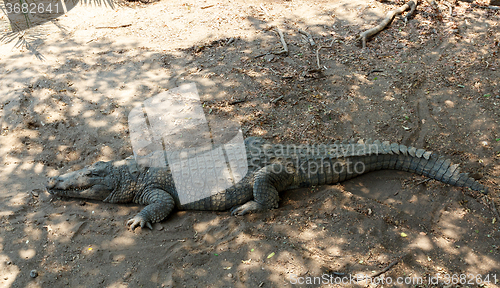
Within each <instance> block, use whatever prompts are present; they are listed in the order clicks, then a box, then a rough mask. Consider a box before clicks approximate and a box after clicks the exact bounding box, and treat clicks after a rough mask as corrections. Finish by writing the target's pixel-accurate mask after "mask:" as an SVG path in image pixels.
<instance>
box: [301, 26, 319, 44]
mask: <svg viewBox="0 0 500 288" xmlns="http://www.w3.org/2000/svg"><path fill="white" fill-rule="evenodd" d="M299 33H300V34H302V35H304V36H306V37H307V41H309V44H311V46H314V45H316V43H314V39H313V37H312V36H311V34H309V33H308V32H306V31H304V30H302V29H299Z"/></svg>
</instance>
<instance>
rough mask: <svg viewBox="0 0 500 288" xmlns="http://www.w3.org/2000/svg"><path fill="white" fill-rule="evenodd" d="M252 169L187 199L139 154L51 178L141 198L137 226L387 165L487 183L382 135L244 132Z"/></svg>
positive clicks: (54, 188) (60, 185)
mask: <svg viewBox="0 0 500 288" xmlns="http://www.w3.org/2000/svg"><path fill="white" fill-rule="evenodd" d="M245 144H246V149H247V160H248V173H247V174H246V175H245V177H244V178H243V179H242V180H241V181H240V182H238V183H236V184H235V185H234V186H232V187H231V188H228V189H226V190H223V191H220V192H219V193H217V194H215V195H213V196H211V197H207V198H204V199H201V200H198V201H196V202H192V203H188V204H184V205H181V203H180V201H179V196H178V195H177V190H176V189H175V186H174V180H173V177H172V174H171V173H170V170H169V168H166V169H165V168H151V167H150V168H140V167H138V165H137V164H136V162H135V160H133V159H132V158H127V159H125V160H122V161H112V162H97V163H94V164H93V165H91V166H89V167H86V168H84V169H81V170H78V171H74V172H70V173H66V174H64V175H61V176H57V177H53V178H51V179H49V183H48V185H47V189H48V191H49V193H51V194H54V195H58V196H67V197H78V198H87V199H96V200H102V201H104V202H109V203H127V202H134V203H138V204H141V205H146V207H145V208H144V209H143V210H142V211H141V212H140V213H139V214H137V215H136V216H135V217H133V218H132V219H130V220H129V221H128V222H127V224H128V225H130V227H131V229H134V228H135V227H138V226H141V227H144V226H147V227H149V228H151V223H155V222H159V221H161V220H163V219H165V218H166V217H167V216H168V215H169V214H170V212H171V211H172V210H173V209H174V208H177V209H179V210H214V211H215V210H218V211H222V210H229V209H231V213H232V214H233V215H244V214H247V213H251V212H256V211H260V210H265V209H273V208H277V207H278V200H279V196H278V194H279V192H281V191H284V190H287V189H292V188H295V187H311V186H316V185H325V184H334V183H337V182H341V181H344V180H347V179H351V178H353V177H355V176H358V175H361V174H364V173H367V172H370V171H375V170H381V169H393V170H401V171H409V172H413V173H416V174H420V175H424V176H427V177H429V178H432V179H435V180H438V181H441V182H443V183H447V184H451V185H454V186H458V187H468V188H470V189H472V190H476V191H481V192H483V193H487V188H485V187H484V186H483V185H482V184H480V183H478V182H477V181H475V180H474V179H472V178H471V177H469V176H468V174H467V173H460V169H459V168H458V165H451V161H450V160H447V159H445V158H443V157H439V156H437V155H436V154H434V153H431V152H428V151H425V150H422V149H416V148H413V147H406V146H404V145H399V144H390V143H389V142H380V141H373V142H372V141H369V140H368V141H366V142H363V141H361V140H360V141H354V140H351V141H350V142H343V143H339V142H336V143H335V144H331V145H322V146H321V145H320V146H312V147H311V146H309V147H304V146H291V145H279V144H269V143H265V142H264V140H262V139H260V138H254V137H250V138H248V139H246V140H245Z"/></svg>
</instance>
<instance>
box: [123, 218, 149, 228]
mask: <svg viewBox="0 0 500 288" xmlns="http://www.w3.org/2000/svg"><path fill="white" fill-rule="evenodd" d="M127 225H129V226H130V229H132V230H134V229H135V227H139V225H140V226H141V228H144V226H147V227H148V228H149V229H151V230H153V226H152V225H151V223H150V222H149V221H147V220H146V219H144V217H143V216H141V215H136V216H135V217H134V218H131V219H130V220H128V221H127Z"/></svg>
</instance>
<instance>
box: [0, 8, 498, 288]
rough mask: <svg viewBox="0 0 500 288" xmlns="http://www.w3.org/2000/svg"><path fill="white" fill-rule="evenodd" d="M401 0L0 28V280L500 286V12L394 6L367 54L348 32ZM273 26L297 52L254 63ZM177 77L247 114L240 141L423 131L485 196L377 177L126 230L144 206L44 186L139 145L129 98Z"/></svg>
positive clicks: (429, 145) (126, 14)
mask: <svg viewBox="0 0 500 288" xmlns="http://www.w3.org/2000/svg"><path fill="white" fill-rule="evenodd" d="M402 4H403V3H402V2H397V1H396V2H384V3H380V2H376V1H373V0H368V1H361V0H339V1H322V0H320V1H315V2H312V1H303V0H292V1H279V0H275V1H269V2H267V1H258V0H257V1H242V0H236V1H219V2H217V1H213V0H207V1H196V0H191V1H189V0H188V1H184V0H174V1H160V2H155V3H149V4H142V3H128V4H126V5H121V6H115V7H113V8H110V7H107V8H106V7H96V6H81V5H79V6H77V7H75V8H74V9H72V10H70V11H69V12H68V13H67V14H65V15H64V16H62V17H59V18H57V19H56V20H53V21H50V22H47V23H45V24H44V25H42V26H38V27H35V28H32V29H31V30H29V31H27V32H26V33H25V34H24V38H23V39H24V40H26V41H27V42H26V43H28V44H29V45H28V46H26V45H24V46H20V47H17V48H15V47H14V45H15V42H17V39H18V38H16V41H10V42H9V41H4V42H8V43H3V44H2V46H0V50H1V51H0V77H1V78H0V79H1V80H0V91H1V93H0V123H1V131H0V133H1V136H0V163H2V165H1V166H0V175H1V178H0V219H1V224H0V275H1V276H0V286H2V287H61V286H68V287H290V286H293V283H296V282H299V281H302V280H303V281H314V280H315V281H316V284H304V285H302V286H307V287H317V286H321V285H324V283H323V284H318V282H317V281H318V280H319V279H313V278H307V277H315V276H316V277H322V276H323V275H327V276H330V275H331V276H338V275H344V276H346V277H349V275H354V274H363V275H365V276H371V275H374V274H375V273H377V272H381V271H383V270H384V268H388V269H386V270H387V271H385V272H384V273H383V274H382V276H383V277H385V278H384V280H385V281H390V280H391V279H392V281H393V282H395V281H398V280H401V279H404V280H406V281H416V280H417V281H418V279H419V277H421V278H420V279H423V282H422V283H421V284H411V285H410V284H408V285H400V286H406V287H410V286H411V287H429V286H432V287H434V286H438V287H457V286H463V287H476V286H480V285H479V284H481V281H482V285H483V286H482V287H500V284H499V283H500V282H499V281H500V250H499V249H500V228H499V227H500V226H499V225H500V219H498V213H497V212H495V209H494V208H493V207H494V206H493V204H492V203H491V201H493V202H495V203H496V207H499V206H500V201H499V198H498V197H499V191H500V189H499V185H500V180H499V176H500V131H499V120H500V109H499V108H500V72H499V71H500V60H499V59H500V57H499V55H500V44H499V41H500V24H499V23H500V16H499V12H498V11H495V10H486V9H480V8H477V7H473V5H472V4H471V3H467V2H460V1H459V2H457V3H456V6H453V10H452V14H450V13H449V10H448V8H447V6H446V5H442V4H439V8H440V9H441V11H442V13H441V14H437V13H436V12H435V11H434V10H433V9H432V8H431V7H430V6H429V5H428V4H427V3H426V2H424V3H421V4H420V5H419V7H418V10H417V13H416V15H415V17H414V18H411V19H410V20H409V21H408V23H406V24H405V23H404V21H402V20H401V19H399V18H396V19H395V21H394V22H393V23H392V24H391V25H390V27H388V29H386V30H384V31H383V32H381V33H380V34H379V35H377V36H375V37H374V38H373V39H372V40H371V41H369V42H368V47H367V48H366V49H361V48H360V47H359V44H358V43H357V41H356V36H357V34H358V33H359V32H360V31H364V30H365V29H368V28H371V27H373V26H374V25H376V24H378V23H379V21H380V20H381V19H382V18H383V17H384V15H385V14H386V13H387V12H388V11H390V10H393V9H395V8H397V7H399V6H401V5H402ZM479 4H481V3H479ZM0 17H2V18H1V21H2V22H0V25H1V26H0V30H1V31H2V33H8V31H9V23H8V21H7V17H6V16H5V15H2V16H0ZM129 24H130V25H129ZM121 25H124V27H118V26H121ZM272 25H277V26H278V27H280V29H281V30H282V31H283V32H284V37H285V40H286V42H287V44H288V48H289V54H288V55H275V54H267V55H264V56H261V57H256V56H259V55H261V54H265V53H267V52H272V51H274V52H279V51H280V50H281V44H280V41H279V37H278V35H277V34H276V33H275V32H274V31H273V30H272V29H271V30H270V29H269V27H270V26H272ZM110 27H111V28H110ZM112 27H118V28H112ZM299 28H300V29H303V30H306V31H308V32H309V33H310V34H311V35H312V37H313V39H314V41H315V42H316V45H317V46H316V47H311V45H310V44H309V42H308V41H307V39H305V37H304V36H303V35H302V34H300V33H299V32H298V29H299ZM26 43H25V44H26ZM330 45H331V48H322V49H321V50H320V51H319V54H318V56H319V60H320V66H321V67H322V68H323V69H322V70H321V71H320V72H315V69H316V71H317V68H318V67H317V58H316V51H317V47H318V46H330ZM188 82H194V83H196V85H197V87H198V90H199V93H200V95H201V98H202V101H203V103H204V107H205V109H206V113H207V115H211V117H222V118H224V119H234V120H236V121H238V123H240V125H241V126H242V127H243V133H244V135H245V136H261V137H264V138H267V139H269V140H270V141H274V142H284V143H309V144H314V143H330V142H332V141H334V140H336V139H346V138H351V137H363V138H372V139H384V140H390V141H393V142H400V143H403V144H405V145H414V146H417V147H421V148H426V149H428V150H432V151H436V152H439V153H440V154H441V155H446V156H448V157H449V158H451V159H452V161H453V162H454V163H459V164H461V166H462V168H463V170H465V171H467V172H470V173H472V174H473V175H474V177H475V178H477V179H479V181H480V182H481V183H483V184H485V185H486V186H487V187H488V188H489V189H490V194H489V196H487V197H486V196H482V195H480V194H478V193H473V192H472V191H469V190H467V189H462V188H456V187H452V186H449V185H445V184H442V183H439V182H436V181H427V182H422V180H423V179H424V178H422V177H420V176H415V175H412V174H409V173H404V172H394V171H379V172H376V173H370V174H367V175H364V176H361V177H358V178H356V179H353V180H350V181H346V182H343V183H340V184H338V185H331V186H322V187H314V188H310V189H300V190H294V191H288V192H286V193H284V194H283V195H282V199H281V201H280V208H279V209H275V210H272V211H269V212H265V213H261V214H254V215H249V216H244V217H232V216H230V215H229V213H227V212H210V211H208V212H193V211H181V212H175V213H173V215H172V216H171V217H169V218H168V219H167V220H165V221H163V222H161V223H159V224H156V225H155V226H154V229H153V230H149V229H136V230H135V231H130V230H129V229H127V227H126V225H125V222H126V220H127V219H128V218H129V217H131V216H133V215H135V214H136V213H137V212H138V211H140V209H141V207H140V206H138V205H132V204H129V205H115V204H105V203H101V202H94V201H81V200H75V199H61V198H55V197H54V198H53V197H51V196H49V195H48V194H47V193H46V192H45V191H44V187H45V183H46V179H47V177H48V176H53V175H57V174H60V173H64V172H66V171H70V170H73V169H77V168H81V167H84V166H85V165H89V164H91V163H93V162H95V161H97V160H113V159H122V158H125V157H127V156H129V155H131V154H132V149H131V144H130V138H129V131H128V124H127V116H128V112H129V111H130V110H131V109H132V108H133V107H135V106H136V105H138V104H140V103H142V101H144V100H145V99H147V98H148V97H152V96H154V95H156V94H158V93H159V92H162V91H165V90H168V89H172V88H174V87H176V86H178V85H180V84H183V83H188ZM240 100H241V101H240ZM496 210H498V208H496ZM391 264H395V265H391ZM33 270H35V271H36V274H37V277H31V276H30V273H32V271H33ZM35 271H33V273H35ZM438 273H440V274H438ZM447 274H448V275H449V276H448V277H450V278H449V279H448V278H446V277H447V276H446V275H447ZM438 275H440V276H439V277H440V278H439V283H438V284H436V283H435V282H436V279H437V278H436V277H437V276H438ZM453 275H455V276H453ZM33 276H36V275H33ZM452 276H453V277H454V278H453V277H452ZM299 277H304V278H299ZM398 277H406V278H398ZM332 279H333V278H332ZM430 279H433V281H434V282H432V281H431V282H432V284H431V285H430V284H429V280H430ZM325 280H330V278H327V277H324V278H321V281H325ZM450 280H455V281H458V282H459V283H460V281H461V283H462V285H451V286H449V285H447V283H446V281H450ZM495 281H496V282H497V283H495ZM455 283H457V282H455ZM357 285H358V286H360V287H365V286H366V287H377V284H376V283H371V284H370V283H368V282H367V281H365V282H359V283H358V284H357ZM324 286H326V285H324ZM331 286H338V287H341V286H355V285H354V284H353V283H352V282H351V284H345V285H335V284H334V285H331ZM382 286H383V287H391V286H394V285H390V284H385V285H378V287H382Z"/></svg>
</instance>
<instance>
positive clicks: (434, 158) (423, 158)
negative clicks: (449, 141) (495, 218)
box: [357, 140, 488, 194]
mask: <svg viewBox="0 0 500 288" xmlns="http://www.w3.org/2000/svg"><path fill="white" fill-rule="evenodd" d="M362 142H363V141H358V143H357V144H358V145H360V144H362V145H365V146H368V147H370V146H371V148H372V149H371V151H368V152H369V153H373V154H371V156H375V157H370V160H372V161H369V162H370V163H369V164H370V167H366V168H367V170H368V171H373V170H380V169H393V170H400V171H408V172H412V173H416V174H419V175H424V176H426V177H429V178H431V179H435V180H437V181H441V182H443V183H446V184H450V185H453V186H457V187H468V188H470V189H472V190H475V191H481V192H483V193H485V194H486V193H488V189H487V187H484V185H482V184H480V183H479V182H477V181H476V180H475V179H474V178H472V177H470V176H469V174H468V173H461V172H460V167H458V164H452V163H451V161H450V159H446V158H445V157H443V156H439V155H437V154H436V153H433V152H431V151H426V150H424V149H417V148H415V147H411V146H410V147H407V146H405V145H402V144H397V143H390V142H388V141H385V142H380V141H378V140H375V141H373V142H371V141H369V140H368V141H366V142H365V143H362ZM374 149H375V150H376V151H375V152H373V150H374ZM365 158H366V157H365ZM373 160H375V161H373Z"/></svg>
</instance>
